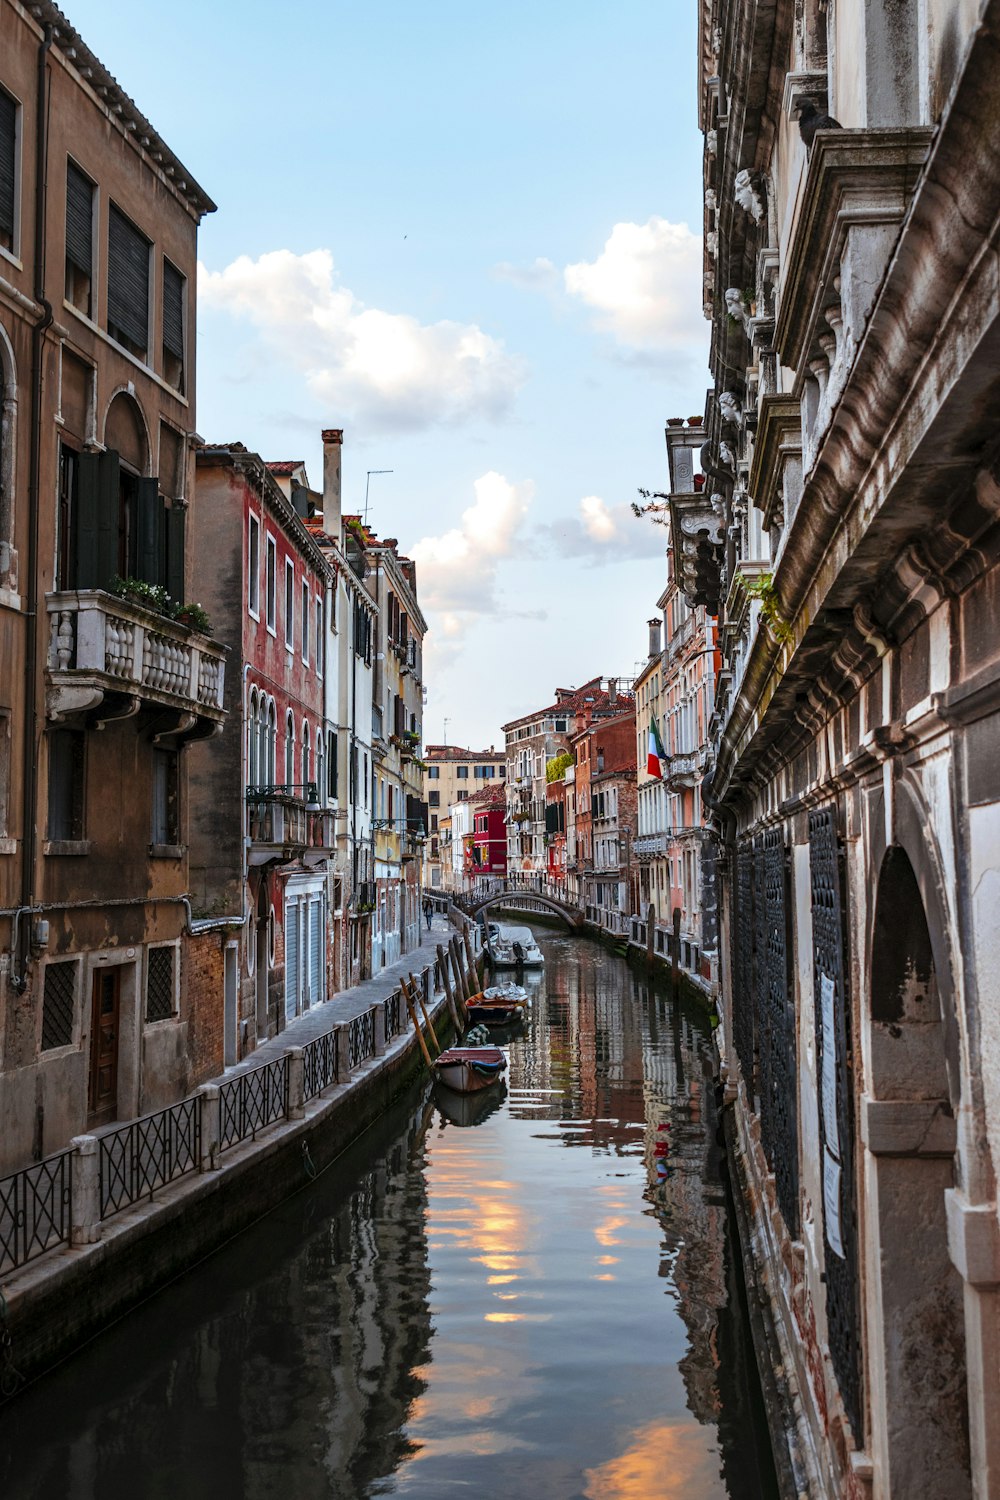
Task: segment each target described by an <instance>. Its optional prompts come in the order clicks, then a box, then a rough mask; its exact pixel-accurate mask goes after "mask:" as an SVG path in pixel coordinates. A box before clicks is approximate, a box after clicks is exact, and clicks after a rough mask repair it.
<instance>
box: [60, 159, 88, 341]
mask: <svg viewBox="0 0 1000 1500" xmlns="http://www.w3.org/2000/svg"><path fill="white" fill-rule="evenodd" d="M94 192H95V189H94V184H93V183H92V182H91V180H90V178H89V177H87V176H85V175H84V173H83V172H81V171H80V168H79V167H78V166H77V165H76V164H75V162H67V164H66V288H65V293H66V301H67V302H71V303H72V304H73V306H74V307H75V308H76V309H77V311H78V312H82V313H84V314H86V316H87V317H88V318H89V317H90V316H91V313H92V312H93V299H92V296H91V291H92V277H93V274H94Z"/></svg>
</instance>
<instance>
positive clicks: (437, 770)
mask: <svg viewBox="0 0 1000 1500" xmlns="http://www.w3.org/2000/svg"><path fill="white" fill-rule="evenodd" d="M423 761H424V800H425V802H426V803H427V819H428V825H427V843H426V845H425V847H424V886H425V887H426V888H427V889H428V890H437V889H439V888H444V887H447V885H448V883H449V881H450V879H451V871H452V870H453V869H454V862H453V858H452V828H451V815H450V812H449V809H450V807H451V805H452V803H453V802H465V801H469V800H471V799H472V798H474V797H476V796H477V795H478V793H479V792H481V791H484V790H489V789H490V788H491V787H493V786H497V785H499V786H502V785H503V782H504V779H505V776H506V760H505V757H504V754H503V752H502V751H500V752H497V751H495V750H494V749H493V746H492V745H491V746H490V748H489V749H488V750H467V749H465V748H464V747H463V746H461V745H428V746H427V747H426V749H425V750H424V755H423Z"/></svg>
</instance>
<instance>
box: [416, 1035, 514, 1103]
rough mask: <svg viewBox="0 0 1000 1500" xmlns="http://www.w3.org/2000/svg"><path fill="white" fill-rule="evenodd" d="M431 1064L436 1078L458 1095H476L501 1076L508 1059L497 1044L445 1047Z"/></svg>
mask: <svg viewBox="0 0 1000 1500" xmlns="http://www.w3.org/2000/svg"><path fill="white" fill-rule="evenodd" d="M432 1066H433V1069H434V1075H435V1077H436V1078H438V1079H439V1080H440V1081H441V1083H443V1084H446V1085H447V1086H448V1088H450V1089H454V1090H455V1092H456V1093H457V1094H475V1093H478V1092H479V1090H480V1089H487V1088H489V1086H490V1084H491V1083H495V1082H496V1081H497V1079H498V1078H501V1077H502V1076H503V1073H504V1071H505V1069H506V1067H507V1058H506V1055H505V1054H504V1053H503V1052H502V1051H501V1050H500V1048H499V1047H447V1048H446V1049H445V1050H444V1052H442V1053H441V1055H440V1057H438V1058H437V1059H436V1060H435V1061H434V1063H433V1065H432Z"/></svg>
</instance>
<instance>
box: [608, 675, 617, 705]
mask: <svg viewBox="0 0 1000 1500" xmlns="http://www.w3.org/2000/svg"><path fill="white" fill-rule="evenodd" d="M608 702H609V703H610V705H611V707H612V708H614V706H615V704H616V703H617V702H618V678H617V677H609V678H608Z"/></svg>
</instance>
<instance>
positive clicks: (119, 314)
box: [0, 0, 225, 1171]
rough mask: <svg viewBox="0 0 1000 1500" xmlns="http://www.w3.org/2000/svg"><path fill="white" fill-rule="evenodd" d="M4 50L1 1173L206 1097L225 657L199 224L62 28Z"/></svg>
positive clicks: (44, 8)
mask: <svg viewBox="0 0 1000 1500" xmlns="http://www.w3.org/2000/svg"><path fill="white" fill-rule="evenodd" d="M0 33H2V37H3V45H2V49H0V384H2V391H3V402H2V427H0V662H2V663H3V671H2V673H0V1171H2V1170H3V1169H4V1168H14V1167H19V1166H22V1165H24V1164H25V1162H27V1161H29V1160H31V1159H32V1158H37V1157H40V1156H42V1155H44V1154H45V1153H47V1152H51V1151H53V1150H55V1149H56V1148H57V1147H60V1146H63V1145H65V1144H66V1142H67V1140H68V1139H69V1138H70V1137H71V1136H73V1135H74V1134H76V1133H78V1132H81V1131H83V1130H85V1129H87V1128H90V1127H94V1126H98V1125H100V1124H102V1123H104V1122H106V1121H109V1120H113V1119H116V1118H127V1117H129V1116H131V1115H134V1114H137V1113H139V1112H141V1111H144V1110H149V1109H153V1108H156V1107H158V1106H159V1105H161V1104H164V1103H167V1102H169V1101H171V1100H173V1099H176V1098H179V1097H181V1096H182V1095H183V1094H184V1093H186V1092H188V1091H190V1089H191V1088H192V1087H193V1086H194V1085H195V1084H196V1083H197V1082H198V1081H199V1079H200V1078H202V1077H205V1076H206V1075H207V1072H208V1071H210V1068H211V1054H212V1051H213V1048H212V1046H211V1044H210V1043H208V1044H206V1038H210V1037H211V1035H212V1033H213V1031H214V1029H215V1024H216V1017H215V1016H214V1015H206V1014H202V1015H198V1014H196V1013H195V1010H194V1008H193V1006H192V1004H191V1002H190V1000H189V998H188V994H187V989H186V985H185V983H184V976H185V966H186V964H187V963H188V959H189V948H188V945H189V940H190V932H191V929H190V924H189V921H188V907H187V890H188V871H187V819H188V808H187V760H188V756H189V754H190V751H189V750H188V749H187V748H186V747H187V746H188V745H189V744H190V742H191V741H192V740H193V739H197V738H200V737H204V736H207V735H211V734H214V733H215V732H216V731H217V730H218V729H219V728H220V727H221V725H222V722H223V719H224V710H223V681H224V675H225V651H224V648H223V647H221V646H220V645H219V644H218V643H217V642H215V641H214V640H213V639H212V638H211V636H210V635H209V634H208V622H207V621H206V619H205V617H204V615H203V613H202V612H201V611H200V610H198V608H197V607H196V606H195V605H193V603H189V604H188V608H187V609H186V610H185V608H184V605H185V603H186V602H187V601H190V600H191V599H192V595H191V591H190V586H189V582H188V579H189V563H190V548H191V543H190V524H189V515H190V507H191V505H192V504H193V492H192V476H193V464H192V457H191V447H190V434H191V433H192V432H193V431H194V428H195V371H194V349H195V298H194V294H193V288H194V279H195V274H196V266H197V249H196V241H197V229H198V224H199V221H200V219H201V217H202V215H203V214H205V213H207V212H210V211H211V210H212V208H213V207H214V205H213V204H212V203H211V201H210V200H209V199H208V198H207V197H206V195H205V194H204V193H203V192H202V191H201V189H200V188H199V187H198V186H197V184H196V183H195V182H194V181H193V180H192V178H191V177H190V174H189V173H188V172H187V171H186V169H185V168H184V167H183V166H182V165H181V163H180V162H179V161H178V160H177V159H176V157H175V156H174V155H173V153H172V152H171V151H170V150H169V148H168V147H167V146H166V144H165V143H164V142H163V141H162V140H161V139H160V137H159V136H158V135H157V133H156V131H155V130H154V129H153V127H152V126H151V125H150V124H149V122H148V121H147V120H146V119H145V118H144V117H143V116H142V115H141V113H140V112H139V111H138V110H137V109H136V107H135V105H134V103H133V102H132V100H130V99H129V98H128V96H127V95H126V94H125V93H124V92H123V90H122V89H121V88H120V87H119V85H118V84H117V83H116V82H115V80H114V79H113V78H112V77H111V75H110V74H109V73H108V72H107V70H106V69H105V68H104V67H103V65H102V64H101V63H100V62H99V60H98V59H97V58H96V57H95V56H94V55H93V53H92V52H91V51H90V49H89V48H88V47H87V45H86V43H85V42H84V41H83V39H82V38H81V37H80V36H79V35H77V33H76V32H75V31H74V30H73V28H72V27H71V26H70V25H69V23H68V22H67V21H66V19H65V17H64V16H63V15H62V13H61V12H60V11H59V10H58V9H57V8H56V7H55V6H53V5H49V4H47V3H44V0H43V3H40V4H38V5H35V6H33V7H32V8H31V11H30V13H29V11H28V10H27V9H25V8H24V7H22V6H21V5H19V4H16V3H13V0H2V3H0ZM123 787H127V789H128V791H127V795H124V796H123V795H122V788H123ZM208 941H209V942H210V943H211V944H212V946H213V949H214V958H213V962H214V961H215V959H218V957H219V956H220V943H221V941H222V938H221V937H220V935H219V934H218V933H216V934H214V935H210V936H209V938H208ZM220 1014H221V1012H220Z"/></svg>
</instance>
